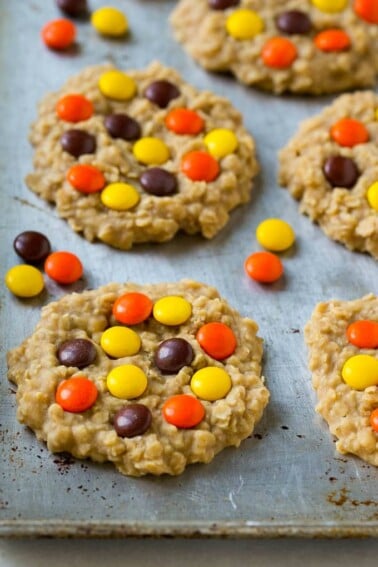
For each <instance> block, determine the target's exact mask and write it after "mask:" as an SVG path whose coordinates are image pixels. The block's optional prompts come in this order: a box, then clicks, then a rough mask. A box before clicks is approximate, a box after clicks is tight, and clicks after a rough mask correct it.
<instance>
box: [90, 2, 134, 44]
mask: <svg viewBox="0 0 378 567" xmlns="http://www.w3.org/2000/svg"><path fill="white" fill-rule="evenodd" d="M91 23H92V26H93V27H94V28H95V30H96V31H97V32H98V33H100V34H102V35H108V36H110V37H119V36H121V35H124V34H125V33H126V32H127V29H128V27H129V24H128V21H127V18H126V16H125V14H124V13H123V12H121V10H118V9H117V8H113V7H112V6H103V7H102V8H98V10H95V11H94V12H93V13H92V16H91Z"/></svg>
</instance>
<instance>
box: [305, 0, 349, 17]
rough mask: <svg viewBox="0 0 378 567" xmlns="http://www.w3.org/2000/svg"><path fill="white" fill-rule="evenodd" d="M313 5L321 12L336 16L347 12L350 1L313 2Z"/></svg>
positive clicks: (321, 0)
mask: <svg viewBox="0 0 378 567" xmlns="http://www.w3.org/2000/svg"><path fill="white" fill-rule="evenodd" d="M311 1H312V3H313V5H314V6H315V7H316V8H318V10H320V11H321V12H327V13H329V14H335V13H337V12H342V11H343V10H345V8H346V7H347V4H348V0H311Z"/></svg>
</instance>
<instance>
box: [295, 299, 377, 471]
mask: <svg viewBox="0 0 378 567" xmlns="http://www.w3.org/2000/svg"><path fill="white" fill-rule="evenodd" d="M305 340H306V343H307V346H308V348H309V366H310V370H311V372H312V383H313V387H314V389H315V390H316V394H317V397H318V405H317V408H316V410H317V411H318V412H319V413H320V415H321V416H322V417H323V418H324V419H325V420H326V422H327V423H328V425H329V428H330V431H331V433H332V434H333V435H335V436H336V437H337V443H336V448H337V450H338V451H340V452H341V453H352V454H354V455H357V456H358V457H360V458H361V459H363V460H365V461H367V462H368V463H370V464H372V465H375V466H378V423H376V419H375V418H374V417H373V416H374V415H376V414H377V413H378V412H377V408H378V297H377V296H374V295H367V296H365V297H362V298H361V299H356V300H353V301H329V302H326V303H320V304H318V305H317V307H316V308H315V310H314V312H313V314H312V317H311V319H310V321H309V322H308V323H307V325H306V327H305Z"/></svg>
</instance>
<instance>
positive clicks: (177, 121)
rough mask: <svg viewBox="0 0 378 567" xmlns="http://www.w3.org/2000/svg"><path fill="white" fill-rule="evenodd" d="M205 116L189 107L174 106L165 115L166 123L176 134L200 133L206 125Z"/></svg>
mask: <svg viewBox="0 0 378 567" xmlns="http://www.w3.org/2000/svg"><path fill="white" fill-rule="evenodd" d="M204 124H205V122H204V120H203V118H202V117H201V116H200V115H199V114H197V112H194V110H189V108H174V109H173V110H171V111H170V112H169V113H168V114H167V116H166V117H165V125H166V127H167V128H168V130H172V132H175V134H189V135H195V134H199V133H200V132H201V131H202V130H203V127H204Z"/></svg>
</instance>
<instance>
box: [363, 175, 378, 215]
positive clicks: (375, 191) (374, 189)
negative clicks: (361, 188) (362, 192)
mask: <svg viewBox="0 0 378 567" xmlns="http://www.w3.org/2000/svg"><path fill="white" fill-rule="evenodd" d="M366 197H367V200H368V202H369V205H370V206H371V208H372V209H374V210H376V211H378V181H376V182H375V183H373V185H370V187H369V189H368V190H367V193H366Z"/></svg>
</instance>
